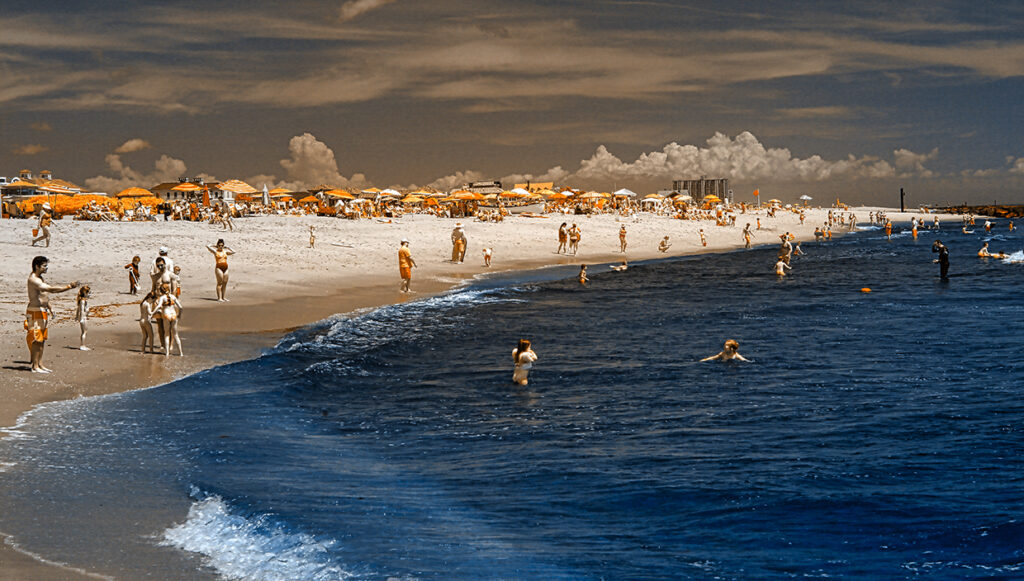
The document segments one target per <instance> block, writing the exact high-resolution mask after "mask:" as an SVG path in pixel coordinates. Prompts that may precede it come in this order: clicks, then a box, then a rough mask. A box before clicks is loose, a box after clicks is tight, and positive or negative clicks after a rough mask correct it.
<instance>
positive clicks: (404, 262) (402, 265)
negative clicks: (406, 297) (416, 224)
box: [398, 238, 416, 293]
mask: <svg viewBox="0 0 1024 581" xmlns="http://www.w3.org/2000/svg"><path fill="white" fill-rule="evenodd" d="M414 266H416V261H415V260H413V259H412V251H410V250H409V240H407V239H405V238H402V247H401V248H399V249H398V274H399V275H400V276H401V277H402V292H403V293H407V292H410V289H409V283H411V282H412V269H413V267H414Z"/></svg>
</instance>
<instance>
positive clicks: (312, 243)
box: [309, 225, 316, 248]
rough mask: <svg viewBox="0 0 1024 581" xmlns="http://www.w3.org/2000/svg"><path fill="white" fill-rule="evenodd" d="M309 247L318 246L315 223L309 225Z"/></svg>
mask: <svg viewBox="0 0 1024 581" xmlns="http://www.w3.org/2000/svg"><path fill="white" fill-rule="evenodd" d="M309 247H310V248H315V247H316V226H313V225H310V226H309Z"/></svg>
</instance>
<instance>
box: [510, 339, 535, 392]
mask: <svg viewBox="0 0 1024 581" xmlns="http://www.w3.org/2000/svg"><path fill="white" fill-rule="evenodd" d="M536 360H537V354H536V353H534V352H533V349H532V348H531V347H530V341H529V340H528V339H520V340H519V345H517V346H516V348H515V349H513V350H512V362H513V364H514V365H515V368H514V369H513V371H512V382H513V383H516V384H518V385H526V384H527V383H528V378H529V375H530V370H531V369H533V362H534V361H536Z"/></svg>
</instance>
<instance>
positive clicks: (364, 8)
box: [338, 0, 395, 22]
mask: <svg viewBox="0 0 1024 581" xmlns="http://www.w3.org/2000/svg"><path fill="white" fill-rule="evenodd" d="M394 1H395V0H349V1H348V2H345V3H344V4H342V5H341V12H340V14H339V15H338V20H339V21H341V22H348V21H349V20H354V19H356V18H358V17H359V16H361V15H363V14H365V13H367V12H369V11H371V10H376V9H377V8H380V7H381V6H384V5H386V4H391V3H392V2H394Z"/></svg>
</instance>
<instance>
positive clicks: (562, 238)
mask: <svg viewBox="0 0 1024 581" xmlns="http://www.w3.org/2000/svg"><path fill="white" fill-rule="evenodd" d="M568 231H569V228H568V226H567V225H566V223H565V222H562V225H561V226H559V227H558V250H557V251H556V252H555V254H561V253H562V252H565V245H566V244H568V243H569V234H568Z"/></svg>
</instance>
